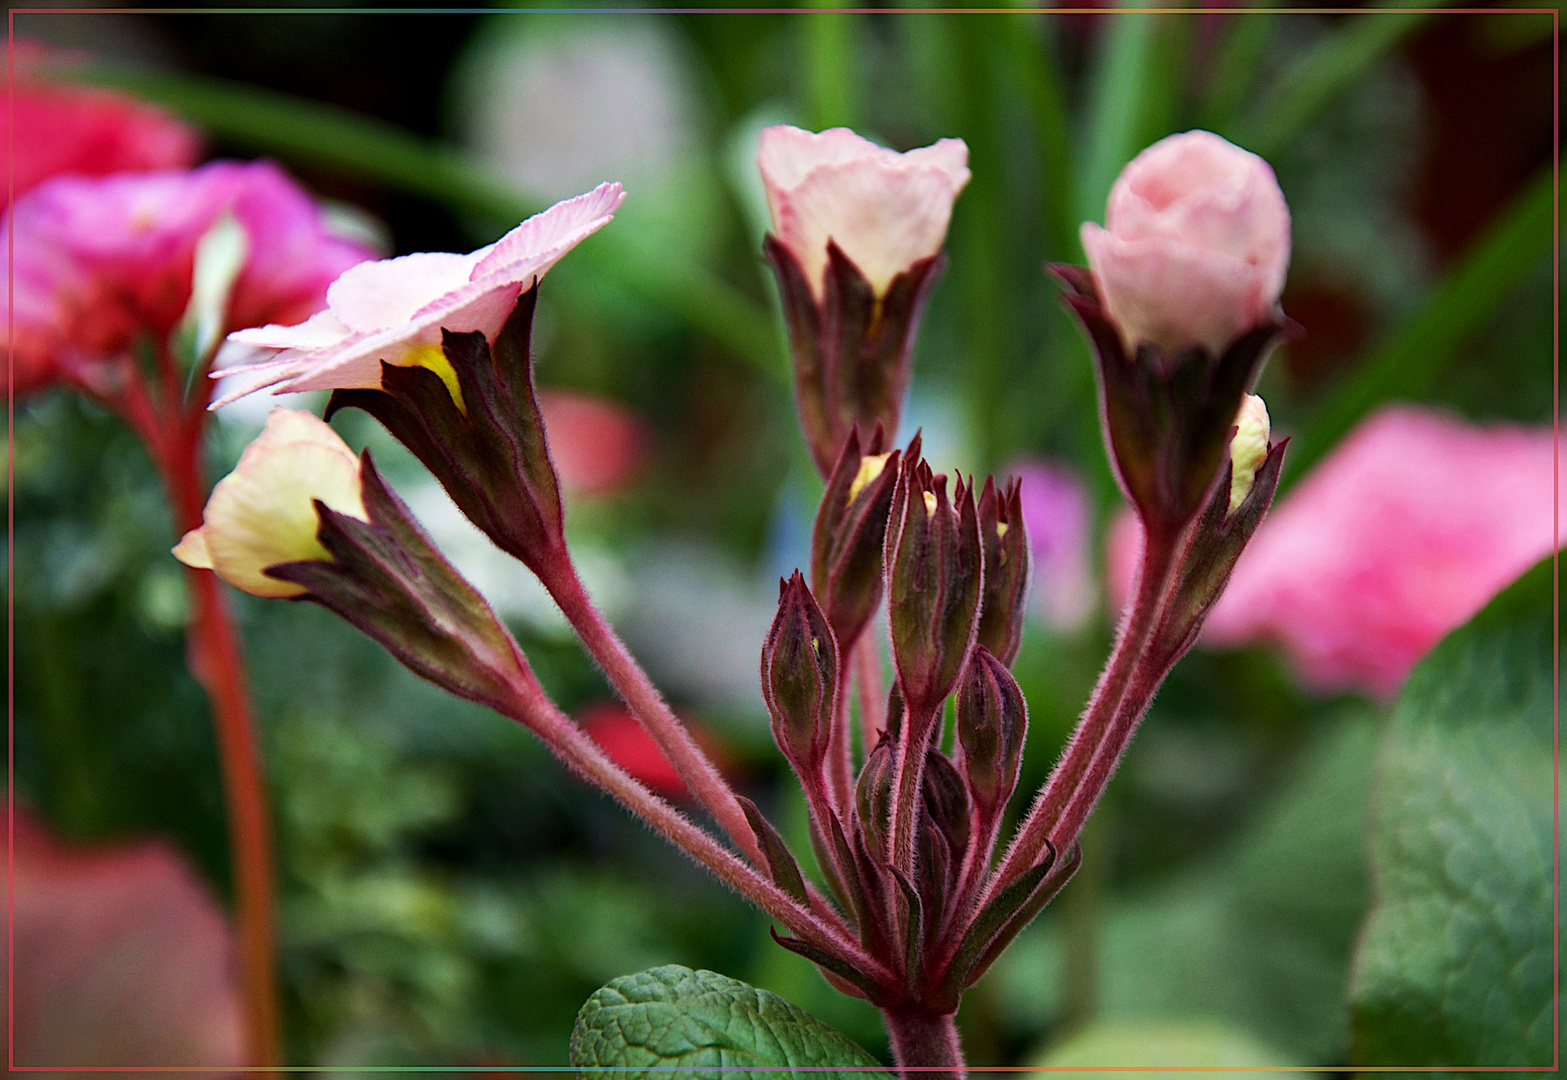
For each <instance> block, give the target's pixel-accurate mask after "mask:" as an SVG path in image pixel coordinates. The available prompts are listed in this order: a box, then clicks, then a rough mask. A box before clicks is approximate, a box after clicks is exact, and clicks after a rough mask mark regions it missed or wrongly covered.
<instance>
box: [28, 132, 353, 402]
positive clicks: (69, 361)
mask: <svg viewBox="0 0 1567 1080" xmlns="http://www.w3.org/2000/svg"><path fill="white" fill-rule="evenodd" d="M225 211H228V212H229V213H231V214H232V215H233V216H234V218H235V219H236V220H237V222H238V223H239V225H240V226H241V227H242V228H243V229H244V231H245V235H246V241H247V249H248V255H247V257H246V259H245V263H244V266H243V269H242V270H241V271H240V274H239V277H238V279H237V281H236V282H235V284H234V288H233V291H232V293H231V295H230V298H229V304H228V316H227V325H228V326H229V327H241V326H255V325H259V324H261V323H264V322H267V321H269V320H278V319H283V320H290V319H303V318H305V317H306V316H308V315H309V314H310V313H311V312H313V311H315V310H317V309H318V308H319V307H320V306H321V303H322V301H323V299H324V294H325V292H326V287H327V285H328V283H330V282H331V281H332V280H333V279H334V278H336V277H337V276H338V275H339V274H341V273H342V272H343V271H344V270H346V269H347V268H348V267H350V266H352V265H354V264H355V263H358V262H361V261H363V260H364V259H365V258H366V257H367V254H368V253H367V252H365V251H363V250H362V249H360V248H359V247H357V246H355V245H353V244H351V243H348V242H347V241H344V240H341V239H338V238H336V237H334V236H332V235H330V234H329V233H327V232H326V230H325V229H324V228H323V226H322V221H321V214H320V211H319V210H318V209H317V208H316V206H315V204H314V203H313V202H311V200H310V197H309V196H308V195H307V194H306V193H305V192H304V190H303V189H302V188H300V187H299V186H298V185H297V184H295V183H294V181H292V180H291V179H289V177H288V176H287V175H286V174H285V173H284V172H283V171H282V170H281V169H279V168H278V167H277V166H275V165H272V164H269V163H266V162H258V163H254V164H248V165H242V164H238V163H234V162H215V163H213V164H210V165H204V166H202V167H201V168H199V169H195V170H192V171H189V172H184V171H163V172H151V173H142V174H120V175H116V176H111V177H106V178H102V179H89V178H85V177H63V176H62V177H57V178H55V179H53V180H49V181H46V182H45V183H43V184H41V185H39V186H38V187H37V188H35V189H33V190H32V191H30V192H28V193H27V194H26V195H25V196H23V197H22V198H20V199H18V200H17V202H16V206H15V208H14V210H13V212H12V213H11V214H10V215H8V216H7V218H6V221H5V224H4V226H3V229H0V244H4V243H5V242H6V241H7V240H8V239H9V235H8V234H9V233H11V232H12V231H14V233H15V244H16V259H15V282H14V289H15V304H16V310H15V319H14V324H13V332H14V338H13V340H12V341H11V342H10V344H11V345H12V348H13V349H14V353H15V363H16V371H17V376H18V383H19V385H20V386H29V385H37V384H38V383H40V382H43V381H47V380H48V379H49V378H53V377H57V376H62V375H63V376H65V377H69V378H72V379H75V380H77V381H78V382H81V383H84V384H86V385H89V386H91V385H94V383H95V382H96V380H97V378H98V377H99V376H98V373H96V372H95V371H94V370H93V369H94V367H95V365H97V364H100V363H102V362H104V361H110V360H117V359H122V358H125V357H127V356H129V355H130V353H131V350H132V348H133V347H134V344H135V342H136V341H137V340H138V339H139V338H143V337H145V338H147V339H149V340H150V341H152V342H153V343H154V344H155V345H161V344H162V343H163V342H164V341H165V340H167V338H168V335H169V333H170V331H172V330H173V328H174V327H175V325H176V324H177V323H178V322H179V321H180V319H181V317H182V316H183V315H184V313H185V310H186V307H187V305H188V304H189V303H190V296H191V274H192V270H193V264H194V258H195V250H196V245H197V242H198V241H199V240H200V239H201V238H202V236H203V235H204V234H205V233H206V232H207V231H208V230H209V229H210V228H211V227H212V225H213V224H214V222H215V221H217V219H218V218H219V216H220V215H221V214H223V213H224V212H225Z"/></svg>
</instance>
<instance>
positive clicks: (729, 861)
mask: <svg viewBox="0 0 1567 1080" xmlns="http://www.w3.org/2000/svg"><path fill="white" fill-rule="evenodd" d="M517 672H518V673H517V674H516V675H515V676H514V677H513V678H512V680H511V691H512V698H511V701H510V702H509V703H508V707H507V708H506V709H505V710H504V712H505V715H507V716H508V717H510V718H511V719H513V720H515V721H517V722H518V723H520V724H522V725H523V726H524V727H526V728H528V729H529V730H530V731H532V732H533V733H534V734H536V735H538V737H539V738H540V739H542V740H543V741H544V744H545V745H546V746H548V747H549V749H550V750H551V751H552V752H553V753H554V754H555V756H556V757H558V758H559V759H560V760H561V761H562V762H563V763H564V764H565V765H566V766H567V767H568V768H570V769H571V770H573V771H574V772H576V773H577V774H578V775H579V776H581V777H582V778H583V779H585V780H587V781H588V782H589V783H591V784H593V785H595V786H596V787H599V788H601V789H603V790H604V791H606V792H608V793H609V794H610V796H611V797H612V798H614V799H615V801H616V802H618V803H620V804H621V805H622V806H623V807H625V808H626V809H627V810H629V811H630V812H631V813H633V814H635V815H636V816H637V817H639V818H641V819H642V820H643V821H645V822H647V823H648V824H649V825H650V826H651V827H652V828H653V829H654V831H656V832H658V833H659V834H660V835H662V836H663V837H664V838H665V839H666V840H668V841H669V842H670V843H672V844H674V845H675V846H676V847H678V848H679V849H680V850H682V851H684V852H685V853H686V854H687V855H689V856H691V858H693V859H695V860H696V861H697V862H698V863H700V864H701V865H702V866H704V867H706V868H707V869H708V870H710V871H712V873H713V874H715V875H716V876H717V877H718V878H719V879H720V880H721V881H723V882H724V883H725V884H726V885H728V886H729V887H730V888H732V889H734V890H735V891H736V892H738V893H739V894H740V895H742V896H744V897H746V898H747V899H749V900H750V901H751V902H752V903H754V904H756V905H757V906H758V907H759V908H761V909H762V910H763V911H765V912H767V914H769V915H771V916H772V917H773V918H775V919H777V920H778V921H779V922H780V923H782V924H783V925H784V926H786V927H788V928H789V930H790V931H791V932H793V933H795V934H797V935H798V936H799V937H800V938H801V940H803V941H805V942H806V943H807V944H810V945H813V946H815V947H816V948H818V949H822V950H823V951H826V952H829V953H832V954H833V955H835V956H838V957H841V958H843V959H845V960H847V961H848V962H849V963H851V964H853V965H854V966H855V967H857V968H858V969H859V970H861V971H862V972H865V973H866V974H867V975H869V976H870V977H871V978H873V979H876V980H878V981H881V982H884V983H885V982H890V980H891V977H892V976H891V972H890V971H889V970H888V969H887V968H886V967H885V965H883V964H881V963H880V962H879V961H878V960H876V959H875V958H873V957H872V956H871V955H870V954H869V953H867V952H865V950H864V949H863V948H862V947H861V946H860V945H859V943H858V942H856V941H854V940H853V939H852V938H851V937H850V936H849V935H848V934H847V932H846V931H845V930H844V929H843V927H842V924H841V922H838V921H837V920H836V919H825V918H822V917H821V914H820V913H817V912H815V911H812V910H807V909H806V908H804V907H802V906H801V905H800V904H799V903H797V902H796V901H795V899H794V898H793V897H791V896H790V895H789V894H788V893H786V892H784V891H783V889H781V888H779V887H778V886H777V885H776V884H774V883H773V881H772V880H771V879H770V878H768V877H767V876H766V875H765V874H764V873H762V872H760V871H758V870H757V869H756V867H754V866H751V865H748V864H747V863H745V862H744V861H743V860H741V859H740V858H738V857H737V856H736V855H735V854H734V853H733V852H731V851H730V850H728V849H727V848H725V847H724V846H723V845H722V844H721V843H719V842H718V840H716V839H715V838H714V837H713V836H711V835H710V834H709V833H707V832H706V831H705V830H703V829H701V828H700V827H698V826H697V825H696V824H695V823H694V822H692V821H691V820H689V819H688V818H687V817H686V816H685V815H684V814H682V813H681V812H680V811H679V810H677V809H675V807H673V806H671V805H670V804H669V803H667V802H665V801H664V800H663V799H661V798H659V797H658V796H657V795H655V794H653V793H652V792H651V791H649V790H648V789H647V788H646V787H644V786H643V785H642V784H640V783H638V782H637V780H635V779H634V778H633V777H632V776H630V775H629V774H628V773H626V772H625V770H623V769H621V768H620V766H618V765H616V764H615V763H614V762H613V761H611V760H610V759H609V757H608V756H607V755H606V754H605V753H604V752H603V751H602V750H600V749H599V748H598V745H597V744H596V743H594V742H593V740H592V739H590V738H588V737H587V735H586V734H584V733H583V731H582V729H581V728H579V727H578V726H577V725H576V724H574V723H572V722H571V720H570V719H569V718H568V717H566V715H565V714H563V713H562V712H561V711H560V710H559V709H557V708H556V707H555V706H554V704H553V703H551V702H550V700H549V698H548V697H547V696H545V694H544V691H543V689H542V688H541V687H540V686H539V685H538V683H537V682H536V681H535V680H534V679H533V678H532V676H531V675H529V674H527V662H526V661H525V660H523V659H522V658H521V654H520V653H519V654H518V656H517ZM764 865H765V864H764ZM815 904H817V905H818V906H819V905H821V904H822V901H820V900H817V901H815Z"/></svg>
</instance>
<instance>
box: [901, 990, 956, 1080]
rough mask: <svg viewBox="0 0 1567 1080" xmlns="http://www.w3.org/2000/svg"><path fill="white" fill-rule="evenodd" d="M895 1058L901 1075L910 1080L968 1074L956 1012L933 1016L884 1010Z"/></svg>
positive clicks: (920, 1011) (913, 1010)
mask: <svg viewBox="0 0 1567 1080" xmlns="http://www.w3.org/2000/svg"><path fill="white" fill-rule="evenodd" d="M881 1016H882V1020H883V1021H885V1022H886V1024H887V1035H888V1036H889V1037H890V1039H891V1041H892V1056H893V1059H894V1060H895V1061H896V1062H897V1063H898V1072H899V1074H900V1075H901V1076H904V1077H908V1078H910V1080H917V1078H923V1077H940V1078H948V1077H950V1078H953V1080H956V1078H958V1077H962V1076H964V1075H966V1070H965V1067H964V1064H963V1045H962V1043H961V1041H960V1040H959V1039H958V1026H957V1024H956V1023H955V1022H954V1020H953V1014H952V1013H940V1014H937V1013H930V1012H926V1011H924V1010H923V1009H919V1008H892V1009H883V1010H882V1014H881Z"/></svg>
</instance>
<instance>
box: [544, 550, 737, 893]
mask: <svg viewBox="0 0 1567 1080" xmlns="http://www.w3.org/2000/svg"><path fill="white" fill-rule="evenodd" d="M555 563H556V569H555V570H554V571H553V572H551V573H549V574H548V576H547V577H543V578H542V580H543V581H544V587H545V588H546V589H548V590H549V593H550V595H551V596H552V597H554V598H555V603H557V604H559V605H560V610H561V611H562V613H564V614H565V616H566V621H567V622H569V623H570V624H571V626H572V629H574V630H575V631H576V632H577V636H578V637H580V638H581V639H582V643H583V645H585V646H586V647H587V650H588V652H589V654H590V655H592V657H593V658H594V659H595V660H597V661H598V663H599V666H600V667H602V668H603V669H604V674H605V675H606V676H608V677H609V681H610V683H611V684H612V685H613V686H614V687H615V689H616V690H617V691H619V692H620V696H621V697H623V698H624V699H625V701H626V704H627V706H629V707H630V709H631V713H632V715H633V716H635V717H636V718H637V721H638V723H640V724H641V725H642V727H643V728H644V729H645V730H646V731H647V733H648V734H649V735H651V736H653V741H654V742H656V743H657V744H658V748H659V750H660V751H661V752H662V753H663V755H664V757H666V758H667V759H668V760H669V763H670V764H671V765H673V766H674V767H675V771H676V772H678V773H679V774H680V778H681V779H682V780H684V781H685V783H686V787H687V788H689V789H690V791H691V794H692V795H694V796H695V797H696V799H697V801H698V802H700V803H701V804H702V805H703V806H705V807H706V808H707V811H708V813H710V814H712V815H713V818H714V819H715V820H716V821H717V822H718V825H719V828H721V829H723V831H724V833H725V835H727V836H728V837H729V839H730V840H731V841H732V842H733V843H734V845H735V846H736V847H738V848H739V849H740V851H741V852H742V853H743V854H744V855H745V856H746V858H748V859H750V860H751V862H752V864H753V865H755V866H766V865H767V862H766V860H765V859H764V858H763V857H762V850H761V847H760V846H759V845H758V844H757V842H756V836H755V835H754V834H753V833H752V832H751V825H750V823H749V822H748V821H746V818H745V811H744V810H742V809H741V808H740V803H739V802H738V801H737V800H736V798H735V793H734V790H733V789H732V788H730V786H729V784H728V782H727V781H726V780H725V779H724V778H723V774H721V773H720V772H719V771H718V767H717V766H715V765H714V764H713V762H712V761H711V760H710V759H709V758H708V756H707V755H706V754H704V753H703V752H702V748H701V747H699V746H697V744H696V741H695V740H694V739H692V738H691V733H690V732H689V731H688V730H686V726H685V725H684V724H682V723H681V722H680V720H679V718H678V717H676V716H675V714H674V712H673V711H672V710H671V709H670V707H669V706H668V705H667V704H666V703H665V701H664V699H663V697H662V695H660V694H659V692H658V688H657V687H656V686H654V685H653V682H652V680H651V679H649V678H648V677H647V673H646V672H645V671H643V670H642V668H641V666H640V665H639V664H638V663H637V662H636V660H635V659H634V658H633V657H632V655H631V653H630V652H629V651H628V650H627V649H626V646H625V645H624V644H623V643H622V642H621V640H620V638H619V637H617V636H616V635H615V631H614V630H613V629H611V628H610V625H609V623H608V622H607V621H606V620H605V619H604V616H603V615H602V614H601V613H600V612H599V610H598V608H597V607H595V606H594V604H593V601H592V600H590V599H589V598H588V593H587V590H586V589H584V588H583V587H582V579H581V578H579V577H578V576H577V570H576V567H574V566H573V565H572V564H571V559H570V557H569V556H568V555H567V554H566V552H565V550H564V548H562V550H561V552H560V555H559V557H558V558H557V559H556V560H555Z"/></svg>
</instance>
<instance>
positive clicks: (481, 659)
mask: <svg viewBox="0 0 1567 1080" xmlns="http://www.w3.org/2000/svg"><path fill="white" fill-rule="evenodd" d="M359 474H360V478H361V481H362V485H363V490H362V498H363V500H364V507H365V512H366V513H367V514H368V515H369V517H370V520H369V521H360V520H359V519H358V518H356V517H350V516H348V515H346V514H340V513H338V512H337V511H335V510H333V509H332V508H331V507H329V506H327V505H326V504H324V503H322V502H321V501H320V500H317V501H316V504H315V506H316V514H317V516H318V517H319V519H320V527H319V528H318V530H317V533H316V535H317V537H318V538H319V539H320V541H321V545H322V546H323V547H325V548H326V550H327V552H328V553H329V554H330V555H331V556H332V558H331V561H327V560H325V559H307V560H304V561H302V562H288V563H278V564H277V565H275V566H269V567H267V569H266V574H267V576H269V577H275V578H277V579H279V580H280V581H292V582H294V583H295V584H296V585H301V586H303V587H304V588H306V589H308V590H309V592H307V593H305V594H304V595H302V596H300V597H299V599H301V600H313V601H315V602H316V603H318V604H320V605H321V606H322V607H324V608H327V609H328V610H330V611H332V612H334V613H336V614H337V615H339V616H341V617H342V618H343V619H344V620H346V621H347V622H348V623H350V624H352V625H353V626H355V627H357V628H358V629H360V630H361V631H363V632H364V633H365V634H367V635H369V636H370V637H371V638H373V639H375V640H376V641H377V642H379V643H380V644H381V645H382V646H383V647H384V648H385V649H386V650H387V651H388V652H390V653H391V654H392V655H393V656H394V657H396V658H397V659H398V660H399V661H400V662H402V664H403V665H404V666H406V667H407V668H408V669H409V670H411V671H413V672H414V673H415V674H416V675H419V676H421V677H423V678H425V679H428V680H430V681H431V682H433V683H435V684H436V685H437V686H440V687H442V688H443V689H445V690H448V691H450V692H451V693H453V694H456V695H457V696H458V697H463V698H467V699H468V700H469V701H476V702H479V703H480V704H482V705H488V706H490V707H492V708H497V709H499V708H503V707H504V705H505V703H506V702H507V701H509V700H510V699H511V696H512V694H511V692H510V691H509V690H508V687H509V686H513V685H515V680H517V679H518V678H520V677H526V678H530V679H531V678H532V676H531V675H529V674H528V670H527V661H526V660H525V659H524V658H523V657H522V655H521V654H520V653H518V652H517V650H516V648H515V646H514V645H513V643H512V639H511V637H510V635H508V634H507V633H506V630H505V629H504V628H503V627H502V626H501V624H500V621H499V620H498V619H497V618H496V617H495V613H494V612H493V611H492V610H490V606H489V604H487V603H485V600H484V598H483V597H482V596H480V595H479V594H478V592H476V591H475V590H474V588H473V586H471V585H469V584H468V582H467V581H465V580H464V579H463V577H462V575H460V574H458V573H457V571H456V570H454V569H453V568H452V566H451V564H450V563H448V562H447V561H446V559H445V558H444V557H443V556H442V555H441V553H440V551H439V550H438V549H437V548H436V546H435V545H434V544H433V543H432V542H431V541H430V538H429V537H428V536H426V535H425V534H424V531H423V530H422V529H420V527H419V525H418V524H417V523H416V522H415V521H414V519H413V515H412V514H410V513H409V511H408V507H407V506H406V505H404V504H403V501H402V500H401V499H399V498H398V497H397V495H396V493H395V492H393V491H392V490H391V489H390V488H388V487H387V486H386V485H385V484H384V483H383V482H382V480H381V477H380V474H378V473H377V472H376V469H375V464H374V463H373V462H372V461H371V458H370V452H369V451H368V450H367V451H365V453H364V454H363V455H362V456H361V458H360V465H359Z"/></svg>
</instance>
